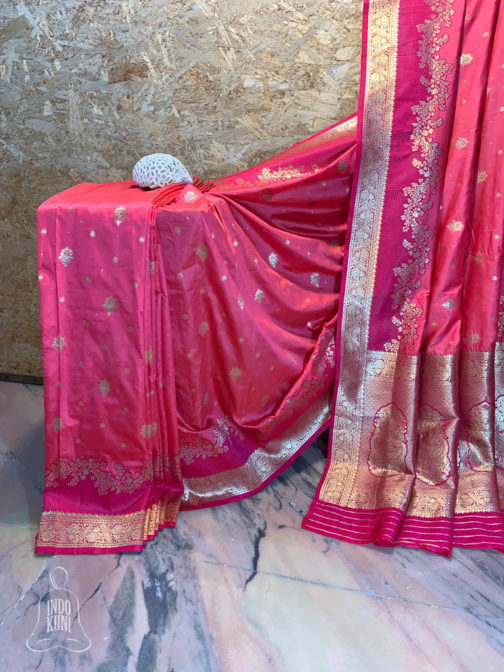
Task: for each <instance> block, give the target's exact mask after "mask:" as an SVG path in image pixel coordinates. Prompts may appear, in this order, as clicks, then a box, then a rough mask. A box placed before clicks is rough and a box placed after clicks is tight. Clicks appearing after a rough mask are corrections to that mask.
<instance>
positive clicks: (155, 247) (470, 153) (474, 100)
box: [36, 0, 504, 555]
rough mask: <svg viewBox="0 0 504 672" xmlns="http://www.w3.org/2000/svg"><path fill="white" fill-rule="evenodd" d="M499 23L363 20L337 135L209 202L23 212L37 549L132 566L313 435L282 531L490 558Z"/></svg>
mask: <svg viewBox="0 0 504 672" xmlns="http://www.w3.org/2000/svg"><path fill="white" fill-rule="evenodd" d="M503 22H504V10H503V9H502V8H501V3H500V2H498V1H497V0H489V1H488V0H487V1H486V2H485V3H483V2H481V1H476V0H467V1H462V0H416V1H413V0H390V1H389V0H370V1H369V2H367V3H366V4H365V7H364V24H363V54H362V84H361V95H360V101H359V109H358V113H357V115H356V116H353V117H350V118H348V119H346V120H344V121H343V122H340V123H338V124H335V125H334V126H332V127H330V128H328V129H326V130H325V131H322V132H320V133H318V134H316V135H315V136H313V137H312V138H309V139H308V140H305V141H304V142H301V143H299V144H298V145H295V146H294V147H293V148H291V149H289V150H286V151H285V152H283V153H281V154H278V155H277V156H275V157H273V158H272V159H271V160H269V161H267V162H265V163H264V164H261V165H260V166H256V167H254V168H251V169H249V170H247V171H244V172H242V173H239V174H237V175H232V176H230V177H227V178H222V179H220V180H216V181H215V182H213V183H203V182H200V181H195V183H194V184H193V185H176V186H175V187H168V188H166V189H164V190H163V189H162V190H159V191H157V192H146V191H143V190H141V189H139V188H138V187H136V186H135V185H134V184H133V183H131V182H121V183H108V184H104V185H96V184H83V185H79V186H77V187H74V188H72V189H69V190H67V191H65V192H63V193H61V194H58V195H56V196H54V197H53V198H51V199H49V201H47V202H46V203H45V204H43V205H42V206H41V208H40V209H39V217H38V234H39V280H40V288H41V315H42V338H43V359H44V378H45V390H44V393H45V411H46V487H45V493H44V509H43V512H42V517H41V523H40V528H39V533H38V536H37V541H36V551H37V552H58V553H102V552H116V551H124V550H140V549H141V548H142V546H143V545H144V544H145V542H146V540H148V539H150V538H152V537H153V536H154V535H155V534H156V533H157V531H158V530H160V529H162V528H163V527H165V526H173V525H174V524H175V521H176V517H177V513H178V510H179V509H180V508H197V507H201V506H210V505H215V504H220V503H225V502H229V501H233V500H235V499H239V498H241V497H244V496H247V495H250V494H252V493H254V492H256V491H257V490H259V489H260V488H261V487H264V485H266V484H267V483H268V482H269V481H270V480H271V479H273V478H274V477H275V476H276V475H277V474H278V473H279V472H280V471H281V470H282V469H284V468H285V467H286V466H287V465H288V464H290V462H292V460H294V459H295V457H296V456H297V455H298V454H299V452H300V451H301V450H302V449H303V448H304V447H305V446H306V445H307V444H308V443H310V442H311V441H312V440H313V439H314V438H315V437H316V436H317V434H318V433H320V432H321V431H322V430H323V429H325V428H326V427H330V430H331V431H330V449H329V455H328V460H327V466H326V470H325V473H324V475H323V477H322V480H321V483H320V486H319V489H318V492H317V494H316V497H315V499H314V501H313V503H312V505H311V507H310V510H309V511H308V513H307V515H306V516H305V518H304V521H303V527H305V528H306V529H308V530H312V531H315V532H319V533H321V534H324V535H328V536H332V537H335V538H337V539H342V540H345V541H350V542H355V543H362V544H366V543H372V542H374V543H376V544H380V545H391V546H393V545H397V544H403V545H409V546H417V547H422V548H425V549H428V550H431V551H434V552H437V553H442V554H444V555H450V553H451V550H452V547H453V546H461V547H468V548H474V547H481V548H495V549H499V550H501V551H504V518H503V515H502V503H501V502H502V501H504V423H503V419H504V389H503V382H504V373H503V362H504V347H503V339H504V287H503V255H502V236H503V235H504V230H503V229H504V212H503V199H504V196H503V194H504V180H503V175H504V171H503V169H502V162H503V161H504V158H503V157H504V154H503V151H504V26H503ZM501 120H502V121H501Z"/></svg>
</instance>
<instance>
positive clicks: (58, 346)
mask: <svg viewBox="0 0 504 672" xmlns="http://www.w3.org/2000/svg"><path fill="white" fill-rule="evenodd" d="M52 347H53V348H54V349H55V350H57V351H58V352H61V351H62V350H63V348H65V347H66V340H65V338H64V337H63V336H61V335H58V336H56V337H55V338H54V341H53V342H52Z"/></svg>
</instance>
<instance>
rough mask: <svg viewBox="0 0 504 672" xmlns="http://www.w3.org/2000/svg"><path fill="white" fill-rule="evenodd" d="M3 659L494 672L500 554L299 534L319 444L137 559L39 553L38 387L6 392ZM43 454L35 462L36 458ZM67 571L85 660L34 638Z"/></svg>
mask: <svg viewBox="0 0 504 672" xmlns="http://www.w3.org/2000/svg"><path fill="white" fill-rule="evenodd" d="M0 409H1V411H0V497H1V500H0V646H1V647H2V651H3V656H2V657H3V659H4V663H3V664H2V670H6V671H9V672H10V670H12V671H14V670H15V671H16V672H18V671H19V672H24V671H28V670H38V671H41V672H53V671H54V672H67V671H73V670H93V671H94V670H96V671H98V672H122V671H123V670H124V671H127V672H130V671H131V672H133V671H140V672H151V671H152V672H158V671H160V672H221V671H222V672H237V671H239V672H243V671H245V672H248V670H250V671H251V672H252V670H253V671H254V672H262V671H263V670H264V672H270V671H275V672H276V671H278V672H311V670H317V671H321V672H326V671H327V672H329V671H331V672H332V671H333V670H341V671H342V672H361V670H362V672H364V670H366V672H368V671H369V669H373V670H377V671H378V672H381V670H387V671H390V670H394V671H395V670H398V671H400V672H416V671H418V672H452V671H453V672H480V670H485V672H497V671H499V672H500V670H502V669H503V665H504V607H503V605H504V556H502V555H501V554H499V553H497V552H494V551H467V550H457V551H456V552H455V553H454V555H453V557H452V559H451V560H446V559H445V558H443V557H439V556H435V555H431V554H428V553H426V552H424V551H418V550H413V549H408V548H397V549H380V548H375V547H359V546H353V545H349V544H345V543H340V542H337V541H335V540H332V539H327V538H324V537H321V536H319V535H314V534H311V533H310V532H307V531H305V530H302V529H301V520H302V517H303V515H304V512H305V511H306V509H307V507H308V506H309V503H310V501H311V498H312V497H313V495H314V492H315V489H316V485H317V483H318V480H319V478H320V475H321V472H322V470H323V466H324V457H323V455H322V452H321V450H320V448H319V447H317V446H312V447H310V448H309V449H308V450H307V451H305V453H303V455H302V456H301V457H300V458H299V459H298V460H296V462H295V463H294V464H293V465H292V466H291V467H290V468H289V469H288V470H287V471H286V472H284V474H282V475H281V476H279V477H278V478H277V479H276V480H275V481H273V482H272V483H271V484H270V485H269V486H268V487H267V488H266V489H265V490H263V491H262V492H260V493H259V494H257V495H255V496H254V497H251V498H248V499H245V500H242V501H239V502H235V503H233V504H229V505H225V506H221V507H215V508H211V509H203V510H200V511H186V512H183V513H181V514H180V517H179V520H178V522H177V527H176V528H175V529H166V530H164V531H163V532H161V533H160V534H159V535H158V536H157V537H156V538H155V539H154V540H152V541H151V542H149V543H148V544H147V546H146V547H145V549H144V550H143V551H142V553H129V554H117V555H95V556H82V555H81V556H79V555H74V556H50V555H47V556H39V557H35V556H34V554H33V544H34V538H35V533H36V524H37V516H38V514H39V512H40V508H41V503H42V502H41V489H42V471H43V459H42V458H43V433H42V431H41V428H42V422H43V398H42V396H41V388H36V387H31V386H23V385H17V384H13V383H0ZM41 455H42V458H41ZM56 567H63V568H64V569H65V570H66V571H67V572H68V584H67V587H68V588H69V589H70V590H71V591H72V592H73V593H74V594H75V595H76V596H77V598H78V599H79V602H80V621H81V623H82V627H83V629H84V630H85V633H86V635H87V636H88V637H89V638H90V639H91V647H90V648H89V649H88V650H87V651H84V652H82V653H75V652H72V651H68V650H66V649H62V648H57V649H53V650H50V651H46V652H41V653H40V652H34V651H31V650H29V649H28V648H27V646H26V640H27V638H28V637H29V636H30V634H31V633H32V630H33V629H34V628H35V626H36V623H37V611H38V605H39V601H40V600H41V601H42V602H41V604H42V605H46V604H47V601H48V598H49V595H50V594H49V591H50V589H51V572H52V571H53V570H54V569H55V568H56Z"/></svg>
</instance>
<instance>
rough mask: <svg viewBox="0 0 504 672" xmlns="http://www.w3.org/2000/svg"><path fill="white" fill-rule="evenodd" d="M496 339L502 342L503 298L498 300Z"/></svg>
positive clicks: (503, 321)
mask: <svg viewBox="0 0 504 672" xmlns="http://www.w3.org/2000/svg"><path fill="white" fill-rule="evenodd" d="M497 339H498V340H499V341H502V340H503V339H504V296H501V297H500V300H499V321H498V322H497Z"/></svg>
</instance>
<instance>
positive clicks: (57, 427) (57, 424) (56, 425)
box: [51, 417, 65, 434]
mask: <svg viewBox="0 0 504 672" xmlns="http://www.w3.org/2000/svg"><path fill="white" fill-rule="evenodd" d="M64 426H65V425H64V423H63V420H62V419H61V418H58V417H56V418H53V420H52V421H51V427H52V428H53V429H54V431H55V432H56V434H57V433H58V432H60V431H61V430H62V429H63V427H64Z"/></svg>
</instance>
